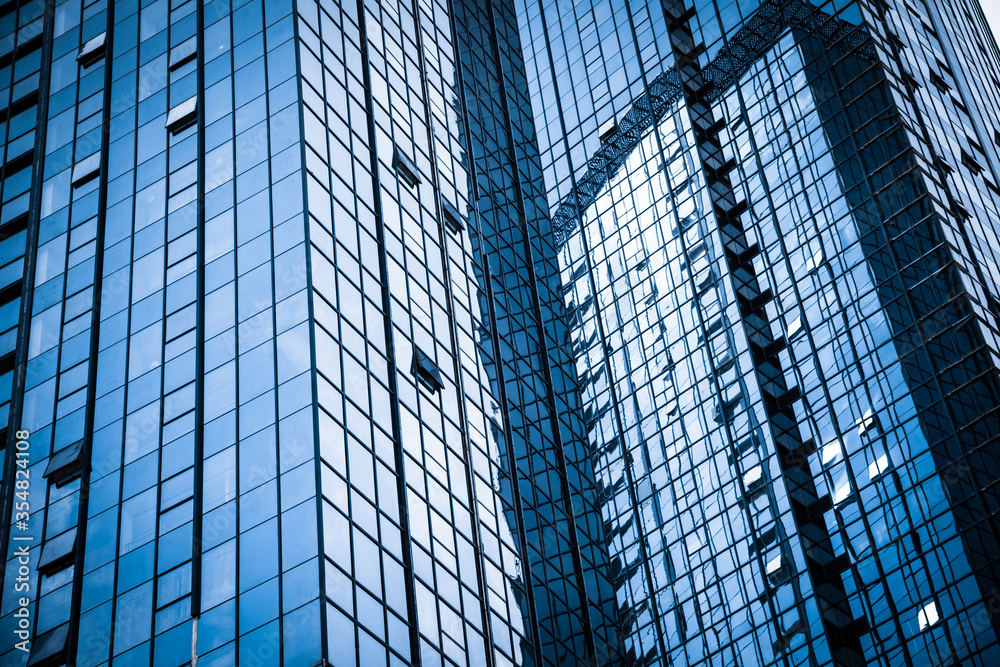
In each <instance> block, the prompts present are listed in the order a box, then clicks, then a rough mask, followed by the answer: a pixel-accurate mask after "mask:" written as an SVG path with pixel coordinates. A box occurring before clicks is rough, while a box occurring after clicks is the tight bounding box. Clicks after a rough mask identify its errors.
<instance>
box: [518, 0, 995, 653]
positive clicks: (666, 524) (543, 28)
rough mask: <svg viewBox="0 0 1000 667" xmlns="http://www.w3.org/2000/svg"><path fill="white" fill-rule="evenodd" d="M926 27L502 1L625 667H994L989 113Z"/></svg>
mask: <svg viewBox="0 0 1000 667" xmlns="http://www.w3.org/2000/svg"><path fill="white" fill-rule="evenodd" d="M943 5H944V3H930V2H928V3H923V2H909V1H907V2H900V3H891V2H879V3H872V4H870V5H869V4H868V3H855V2H826V3H818V2H817V3H809V2H797V1H792V2H779V1H770V2H749V3H748V2H729V3H721V2H719V3H713V2H693V3H691V2H688V3H684V2H670V1H669V0H668V1H665V2H663V3H662V7H652V6H650V5H648V4H646V3H627V2H626V3H611V4H610V5H609V4H608V3H595V4H593V5H590V4H589V3H587V4H584V5H583V6H580V5H577V6H575V7H573V8H572V10H570V8H568V7H558V6H556V7H553V6H551V5H549V6H545V5H541V4H539V5H535V4H532V3H520V4H519V18H520V23H521V29H522V34H523V35H525V43H526V47H525V53H526V57H525V60H526V65H527V69H528V76H529V81H530V82H531V86H530V88H531V94H532V108H533V112H534V114H535V117H536V125H538V126H539V127H540V128H541V127H544V128H546V129H547V132H546V133H542V132H540V133H539V143H540V153H541V159H542V165H543V170H544V172H545V179H546V186H547V198H548V203H549V207H550V212H551V215H552V218H553V227H554V230H555V231H554V233H555V236H556V238H557V239H558V243H559V245H560V270H561V273H562V276H563V278H562V285H563V298H564V300H565V302H566V305H567V309H568V311H569V313H570V321H571V327H572V336H571V340H572V344H573V348H574V354H575V357H576V365H577V370H578V375H579V381H580V386H581V393H582V401H583V405H584V409H585V414H586V419H587V427H588V439H589V442H590V445H591V449H592V455H593V457H594V466H595V472H596V474H597V484H598V487H599V488H600V489H601V496H602V498H605V501H604V503H603V504H602V513H603V516H604V519H605V521H606V524H607V536H608V543H609V548H610V552H611V553H610V555H611V558H612V563H613V566H612V567H613V570H614V571H616V572H618V573H619V574H618V576H616V578H615V580H614V584H615V587H616V591H617V594H618V599H619V602H620V603H621V604H622V607H623V611H624V613H623V615H622V617H621V619H620V621H621V625H622V630H623V633H624V635H625V642H626V650H627V652H628V656H629V658H630V660H631V661H633V662H634V663H635V664H649V665H652V664H657V665H660V664H808V665H819V664H838V665H868V664H885V665H923V664H943V663H948V664H951V663H954V664H963V665H964V664H992V663H993V662H995V661H996V659H997V657H996V656H997V655H998V653H997V652H998V650H1000V649H998V647H997V641H996V637H997V635H996V632H997V621H996V617H995V610H994V606H995V604H996V597H995V596H996V582H997V577H996V572H995V566H996V565H995V560H994V557H992V556H988V555H986V554H988V553H992V552H995V550H996V537H995V536H996V534H997V533H996V531H997V524H996V523H995V520H994V519H992V518H990V517H991V513H992V512H993V511H994V510H993V509H991V508H994V507H995V506H996V500H995V499H994V497H993V490H992V489H993V488H994V487H995V479H996V468H995V465H996V464H995V461H996V446H997V442H996V433H997V431H996V423H995V422H996V419H997V408H998V385H997V379H998V378H997V366H996V360H997V355H996V351H995V350H996V349H997V348H996V343H995V341H996V338H995V336H996V331H997V310H996V307H995V303H996V297H995V295H996V294H997V292H996V285H995V278H993V277H992V276H993V275H995V260H994V255H993V252H994V250H992V248H996V247H998V246H997V241H996V226H997V221H998V219H1000V218H998V215H997V210H998V209H997V203H998V198H997V188H996V183H997V168H996V165H997V161H996V141H997V140H998V138H1000V135H997V136H994V135H995V133H996V130H995V129H994V127H993V123H994V122H995V121H994V119H995V114H994V113H992V111H991V110H992V108H994V106H995V105H996V101H997V99H998V94H997V91H998V88H1000V86H997V84H996V81H995V77H993V75H991V74H990V72H993V71H995V70H996V63H997V52H996V48H995V45H994V44H993V42H992V40H991V39H990V38H989V36H988V34H989V33H988V31H987V29H986V26H985V21H984V20H983V18H982V15H981V13H980V10H979V8H978V7H977V6H976V5H975V4H974V3H962V5H963V6H961V7H958V8H956V10H955V11H949V10H947V9H945V8H944V7H943ZM964 5H968V6H964ZM657 10H660V11H657ZM953 40H954V41H953ZM959 44H961V46H957V45H959ZM959 80H962V82H963V83H958V81H959ZM972 88H977V91H976V93H975V94H972V93H971V89H972ZM963 91H964V92H963Z"/></svg>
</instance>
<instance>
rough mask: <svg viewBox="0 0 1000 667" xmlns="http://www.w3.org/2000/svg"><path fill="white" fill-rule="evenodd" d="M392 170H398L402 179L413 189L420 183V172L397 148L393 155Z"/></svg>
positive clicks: (397, 147)
mask: <svg viewBox="0 0 1000 667" xmlns="http://www.w3.org/2000/svg"><path fill="white" fill-rule="evenodd" d="M392 168H393V169H395V170H396V173H398V174H399V176H400V178H402V179H403V180H404V181H406V183H407V185H409V186H410V187H411V188H412V187H415V186H416V185H417V184H418V183H420V170H419V169H417V165H415V164H414V163H413V160H411V159H410V158H409V157H408V156H407V155H406V154H405V153H404V152H403V151H401V150H400V149H399V146H396V150H395V152H394V153H393V155H392Z"/></svg>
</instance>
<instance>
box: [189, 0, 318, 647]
mask: <svg viewBox="0 0 1000 667" xmlns="http://www.w3.org/2000/svg"><path fill="white" fill-rule="evenodd" d="M292 9H293V7H292V6H291V5H286V4H280V3H279V4H269V5H268V6H267V7H265V6H264V5H263V3H261V2H246V3H241V4H240V5H239V6H236V7H232V6H230V5H229V4H226V3H211V4H208V5H206V7H205V9H204V25H205V32H204V38H203V39H204V46H203V49H204V58H205V66H204V67H205V73H204V88H205V96H204V100H205V112H204V116H203V118H204V124H205V160H206V164H205V174H206V182H205V220H206V222H205V244H204V258H205V263H206V268H205V282H204V291H205V296H204V299H205V301H204V312H205V325H204V329H203V336H204V346H205V348H204V350H205V351H204V372H205V394H204V396H205V398H204V421H205V431H204V440H203V445H202V449H203V456H204V462H203V468H202V477H203V491H202V493H203V495H202V504H203V508H204V512H205V514H204V519H203V521H202V550H203V553H202V564H201V582H200V584H201V600H200V607H201V613H202V616H201V618H200V619H199V626H198V646H197V652H198V655H199V662H202V661H204V662H206V663H207V664H220V665H222V664H232V663H233V662H235V661H239V662H240V663H243V662H253V661H255V660H274V659H279V658H280V659H281V660H284V661H288V662H309V663H311V662H314V661H316V660H318V659H319V658H320V656H321V654H322V641H321V637H322V635H321V633H322V630H321V611H320V601H319V600H318V599H317V598H318V596H319V590H320V586H319V583H320V561H319V559H318V553H319V541H318V540H319V535H318V528H317V526H318V516H317V513H316V501H315V493H316V486H315V484H316V482H315V474H316V473H315V459H314V456H315V450H316V444H315V435H314V417H313V408H312V405H313V400H314V399H313V392H312V379H311V373H310V368H311V366H312V358H311V351H310V350H311V343H310V336H309V327H308V324H307V320H308V318H309V307H308V293H307V292H308V290H307V281H308V279H307V271H308V265H307V259H306V257H307V255H306V252H305V244H304V241H305V224H304V219H303V214H302V211H303V202H304V193H303V189H302V177H303V174H302V171H301V169H302V152H301V145H300V142H301V139H302V130H301V123H300V115H299V111H300V110H299V105H298V100H299V95H298V81H297V77H296V72H297V59H296V53H295V43H294V36H295V17H294V15H293V14H292Z"/></svg>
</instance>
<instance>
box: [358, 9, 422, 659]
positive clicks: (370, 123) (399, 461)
mask: <svg viewBox="0 0 1000 667" xmlns="http://www.w3.org/2000/svg"><path fill="white" fill-rule="evenodd" d="M357 9H358V31H359V40H358V41H359V44H358V48H359V51H360V52H361V69H362V81H363V83H364V87H365V112H366V114H365V115H366V116H367V129H368V138H369V141H370V144H369V146H368V150H369V155H370V157H371V162H370V166H371V170H372V198H373V202H372V203H373V204H374V206H375V211H374V212H375V219H376V223H375V227H376V236H377V238H376V240H377V241H378V244H379V266H378V268H379V282H380V283H381V288H382V303H383V304H384V307H385V312H384V313H383V322H384V323H385V327H384V328H385V341H386V343H385V344H386V362H387V365H388V367H389V372H388V376H389V394H390V396H391V397H392V401H391V406H392V410H391V411H392V437H393V440H394V441H395V442H394V443H393V444H394V445H395V446H394V448H393V451H394V452H395V464H396V495H397V501H398V503H399V523H400V532H401V533H402V534H401V541H402V542H403V568H404V570H405V571H406V577H405V582H406V607H407V611H408V613H409V616H410V619H409V620H410V627H409V630H410V659H411V661H413V662H414V663H419V661H420V634H419V631H418V629H417V600H416V583H415V582H414V577H415V574H414V572H413V542H412V539H411V537H410V519H409V507H408V504H407V494H406V478H405V474H404V466H405V463H406V458H405V455H404V454H403V445H402V443H403V434H402V425H401V423H400V416H399V415H400V406H399V390H398V388H397V383H396V373H397V364H396V347H395V344H394V341H393V335H392V317H391V315H390V311H391V308H392V295H391V293H390V291H389V270H388V261H387V259H386V247H385V222H384V220H383V219H382V195H381V193H380V192H379V185H380V184H379V163H378V153H377V151H376V146H375V140H376V133H375V114H374V113H373V110H374V104H375V102H374V100H373V99H372V88H371V85H372V82H371V61H370V59H369V57H368V21H367V18H366V14H365V0H357ZM344 400H346V395H345V397H344ZM359 657H360V656H359Z"/></svg>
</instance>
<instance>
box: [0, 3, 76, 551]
mask: <svg viewBox="0 0 1000 667" xmlns="http://www.w3.org/2000/svg"><path fill="white" fill-rule="evenodd" d="M14 12H15V14H16V13H17V9H15V10H14ZM54 14H55V0H46V5H45V13H44V16H45V17H46V18H45V19H43V26H42V46H41V49H42V65H41V68H40V72H39V84H38V87H39V95H38V102H37V107H38V109H37V114H38V115H37V119H38V120H37V123H36V126H35V147H34V149H33V150H34V156H33V159H32V167H31V168H32V175H31V192H30V194H29V199H30V202H31V203H30V204H29V206H28V213H27V214H26V215H27V216H28V224H27V233H26V234H25V247H24V278H23V280H24V283H23V287H22V290H21V309H20V313H19V314H18V324H17V343H16V347H15V348H14V371H13V373H14V377H13V381H12V385H11V393H10V407H9V409H10V413H9V421H8V423H7V445H6V449H5V450H4V452H5V454H4V461H3V478H2V479H3V480H4V488H3V493H2V497H0V517H2V520H0V556H2V557H3V560H2V561H0V562H3V563H6V562H7V553H8V547H9V543H10V528H11V524H12V523H13V521H12V520H13V518H14V517H13V515H12V514H11V512H12V510H13V508H14V504H13V503H14V482H13V479H14V468H15V466H16V461H15V459H16V455H15V449H16V448H15V443H17V440H18V438H17V437H16V433H17V431H18V430H20V423H19V422H20V421H21V413H22V410H23V408H24V392H25V380H26V371H27V365H28V334H29V332H30V330H31V305H32V301H33V297H34V285H35V260H36V257H35V255H36V253H37V252H38V229H39V224H40V222H41V216H40V213H39V212H40V210H41V201H42V175H43V169H44V167H45V130H46V128H47V123H46V122H45V120H46V117H47V115H48V107H49V104H48V102H49V96H48V94H47V91H48V86H49V73H50V71H51V69H52V29H53V25H52V17H53V16H54ZM14 34H15V36H16V34H17V28H16V24H15V33H14ZM16 62H17V50H16V49H15V50H14V57H13V60H12V63H11V66H13V64H14V63H16ZM43 90H44V91H45V92H46V94H42V91H43ZM13 102H15V100H13V99H12V100H11V103H12V104H13ZM8 108H9V107H8ZM8 134H9V129H8ZM6 138H7V137H3V139H4V140H6ZM59 324H60V326H61V325H62V322H61V321H60V323H59ZM81 488H82V487H81Z"/></svg>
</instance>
